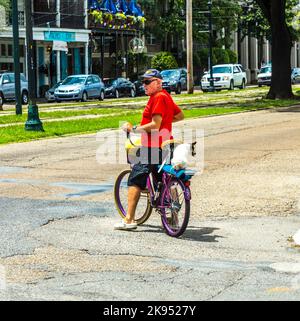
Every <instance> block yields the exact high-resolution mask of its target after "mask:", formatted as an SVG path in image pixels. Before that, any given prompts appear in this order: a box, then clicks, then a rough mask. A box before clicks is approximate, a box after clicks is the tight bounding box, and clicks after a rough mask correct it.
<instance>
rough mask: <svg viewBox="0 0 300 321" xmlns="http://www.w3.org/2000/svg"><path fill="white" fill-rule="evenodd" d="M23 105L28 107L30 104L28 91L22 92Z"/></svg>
mask: <svg viewBox="0 0 300 321" xmlns="http://www.w3.org/2000/svg"><path fill="white" fill-rule="evenodd" d="M21 99H22V104H23V105H27V104H28V92H27V91H23V92H22V98H21Z"/></svg>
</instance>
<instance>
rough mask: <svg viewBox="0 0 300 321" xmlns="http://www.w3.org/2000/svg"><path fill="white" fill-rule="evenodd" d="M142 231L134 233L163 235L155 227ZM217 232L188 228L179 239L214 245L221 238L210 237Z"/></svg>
mask: <svg viewBox="0 0 300 321" xmlns="http://www.w3.org/2000/svg"><path fill="white" fill-rule="evenodd" d="M143 227H144V228H143V230H139V229H138V230H137V231H136V232H140V233H146V232H147V233H148V232H150V233H165V231H164V230H163V228H162V227H159V226H157V225H143ZM216 230H219V228H216V227H201V228H200V227H196V226H189V227H188V228H187V230H186V231H185V232H184V234H183V235H182V236H181V237H180V239H182V240H190V241H196V242H207V243H216V242H218V240H217V239H218V238H223V236H220V235H210V234H212V233H213V232H214V231H216Z"/></svg>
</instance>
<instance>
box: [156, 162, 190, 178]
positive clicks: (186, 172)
mask: <svg viewBox="0 0 300 321" xmlns="http://www.w3.org/2000/svg"><path fill="white" fill-rule="evenodd" d="M162 169H163V171H164V172H166V173H168V174H170V175H173V176H175V177H176V178H179V179H182V180H187V181H188V180H190V179H191V178H192V177H193V176H194V175H195V174H196V171H194V170H191V169H180V170H176V169H174V168H173V167H172V165H164V166H163V168H162Z"/></svg>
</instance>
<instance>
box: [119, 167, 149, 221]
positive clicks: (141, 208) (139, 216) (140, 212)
mask: <svg viewBox="0 0 300 321" xmlns="http://www.w3.org/2000/svg"><path fill="white" fill-rule="evenodd" d="M130 173H131V170H129V169H128V170H125V171H123V172H122V173H120V175H119V176H118V178H117V180H116V183H115V187H114V195H115V204H116V208H117V210H118V212H119V214H120V216H121V217H122V218H125V217H126V213H127V209H128V185H127V182H128V178H129V175H130ZM151 213H152V207H151V204H150V194H149V192H148V191H143V192H142V193H141V197H140V200H139V202H138V205H137V208H136V212H135V221H136V222H137V224H138V225H141V224H144V223H145V222H146V221H147V220H148V219H149V217H150V215H151Z"/></svg>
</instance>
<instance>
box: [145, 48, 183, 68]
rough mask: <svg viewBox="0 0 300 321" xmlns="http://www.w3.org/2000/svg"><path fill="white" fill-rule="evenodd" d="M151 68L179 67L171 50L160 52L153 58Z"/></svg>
mask: <svg viewBox="0 0 300 321" xmlns="http://www.w3.org/2000/svg"><path fill="white" fill-rule="evenodd" d="M151 68H155V69H158V70H164V69H174V68H178V64H177V61H176V59H175V58H174V56H173V55H172V54H171V53H170V52H164V51H163V52H159V53H158V54H157V55H155V56H154V57H153V58H152V60H151Z"/></svg>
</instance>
